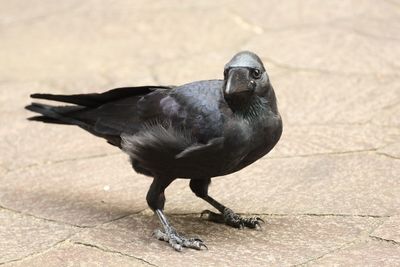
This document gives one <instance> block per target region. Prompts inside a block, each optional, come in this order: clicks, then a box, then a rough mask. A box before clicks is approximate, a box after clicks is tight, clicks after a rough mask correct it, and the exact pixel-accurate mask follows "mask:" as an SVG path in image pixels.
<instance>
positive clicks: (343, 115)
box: [267, 61, 400, 126]
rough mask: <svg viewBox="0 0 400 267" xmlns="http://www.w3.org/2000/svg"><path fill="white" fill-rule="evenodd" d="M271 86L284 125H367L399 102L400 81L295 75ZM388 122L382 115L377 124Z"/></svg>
mask: <svg viewBox="0 0 400 267" xmlns="http://www.w3.org/2000/svg"><path fill="white" fill-rule="evenodd" d="M267 62H268V61H267ZM271 79H272V78H271ZM272 84H273V85H274V88H275V92H276V94H277V98H278V105H279V109H280V112H281V114H282V116H283V122H284V125H288V124H296V125H316V124H317V125H318V124H324V125H325V124H328V123H329V124H332V125H333V126H334V125H335V124H360V123H368V122H369V121H370V120H372V119H373V118H374V119H377V120H378V117H379V114H380V112H382V111H384V110H385V107H386V106H392V105H394V106H395V105H396V104H397V103H399V101H400V90H398V87H399V79H395V78H393V77H374V76H372V75H371V76H357V75H356V76H343V75H332V74H330V75H328V74H318V73H298V72H293V73H289V74H288V75H285V76H278V77H276V78H275V79H272ZM386 120H387V119H386V117H385V116H383V115H381V116H380V119H379V120H378V121H382V122H383V121H386ZM380 124H382V123H380ZM385 124H386V123H385ZM393 126H396V125H393Z"/></svg>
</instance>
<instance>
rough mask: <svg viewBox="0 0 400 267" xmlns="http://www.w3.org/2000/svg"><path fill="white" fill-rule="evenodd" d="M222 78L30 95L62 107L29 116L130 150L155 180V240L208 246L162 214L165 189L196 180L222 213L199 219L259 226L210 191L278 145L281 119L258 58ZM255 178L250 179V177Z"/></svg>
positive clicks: (240, 58)
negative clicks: (213, 182)
mask: <svg viewBox="0 0 400 267" xmlns="http://www.w3.org/2000/svg"><path fill="white" fill-rule="evenodd" d="M223 75H224V77H223V79H214V80H201V81H195V82H191V83H187V84H184V85H181V86H138V87H122V88H116V89H112V90H109V91H106V92H103V93H88V94H73V95H61V94H44V93H35V94H32V95H31V98H34V99H44V100H51V101H58V102H64V103H67V104H68V105H64V106H54V105H48V104H43V103H38V102H32V103H31V104H29V105H28V106H26V107H25V108H26V109H27V110H29V111H32V112H35V113H38V114H39V115H35V116H33V117H30V118H28V119H29V120H32V121H41V122H45V123H55V124H65V125H76V126H79V127H80V128H83V129H84V130H86V131H88V132H89V133H91V134H93V135H95V136H97V137H101V138H104V139H105V140H107V142H108V143H109V144H111V145H113V146H116V147H118V148H120V149H121V150H122V151H123V152H125V153H127V154H128V155H129V158H130V163H131V165H132V167H133V169H134V170H135V171H136V172H137V173H140V174H143V175H146V176H149V177H151V178H153V180H152V183H151V185H150V188H149V190H148V192H147V195H146V200H147V204H148V206H149V207H150V208H151V209H152V211H153V212H154V213H155V214H156V215H157V216H158V218H159V221H160V224H161V226H162V228H161V229H157V230H155V231H154V232H153V236H154V237H155V238H157V239H158V240H161V241H166V242H167V243H168V244H169V245H170V246H171V247H172V248H173V249H175V250H176V251H182V250H183V248H191V249H197V250H201V249H203V248H207V246H206V244H205V242H204V241H203V240H201V239H200V238H193V237H191V238H188V237H186V236H184V235H182V234H180V233H179V232H178V231H177V230H176V229H175V228H174V227H173V226H172V225H171V223H170V222H169V221H168V219H167V216H166V215H165V213H164V205H165V202H166V198H165V194H164V190H165V189H166V188H167V187H168V186H169V185H170V184H171V183H172V182H173V181H174V180H176V179H190V182H189V187H190V189H191V190H192V191H193V193H194V194H195V195H196V196H197V197H199V198H201V199H203V200H205V201H206V202H208V203H209V204H210V205H211V206H213V207H214V208H215V209H216V210H217V211H218V212H213V211H210V210H205V211H203V212H202V213H201V217H203V218H206V219H208V220H210V221H213V222H217V223H225V224H227V225H229V226H232V227H234V228H245V227H248V228H253V229H256V228H260V225H261V223H262V222H263V221H262V219H261V218H259V217H250V218H245V217H242V216H240V215H238V214H236V213H235V212H234V211H233V210H232V209H230V208H228V207H226V206H225V205H223V204H221V203H220V202H218V201H217V200H215V199H214V198H213V197H211V196H210V195H209V194H208V188H209V186H210V183H211V179H212V178H214V177H217V176H224V175H228V174H231V173H234V172H237V171H239V170H241V169H243V168H245V167H246V166H248V165H250V164H252V163H253V162H255V161H256V160H258V159H260V158H261V157H263V156H264V155H266V154H267V153H268V152H270V151H271V150H272V148H273V147H274V146H275V145H276V144H277V143H278V141H279V139H280V137H281V134H282V129H283V127H282V118H281V116H280V114H279V111H278V107H277V99H276V95H275V92H274V89H273V87H272V84H271V81H270V78H269V75H268V74H267V72H266V69H265V67H264V64H263V62H262V61H261V59H260V57H259V56H257V55H256V54H255V53H253V52H250V51H241V52H238V53H237V54H235V55H234V56H233V57H232V58H231V59H230V60H229V62H228V63H227V64H226V65H225V66H224V72H223ZM248 179H251V177H248Z"/></svg>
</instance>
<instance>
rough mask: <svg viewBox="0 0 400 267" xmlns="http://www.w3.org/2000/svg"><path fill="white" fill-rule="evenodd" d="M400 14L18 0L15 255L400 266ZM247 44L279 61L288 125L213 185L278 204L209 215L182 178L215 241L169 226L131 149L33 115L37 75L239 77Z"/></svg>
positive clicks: (1, 68) (368, 3)
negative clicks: (231, 224)
mask: <svg viewBox="0 0 400 267" xmlns="http://www.w3.org/2000/svg"><path fill="white" fill-rule="evenodd" d="M399 30H400V8H399V3H398V2H396V1H393V0H386V1H374V0H363V1H358V0H349V1H340V0H332V1H318V0H305V1H304V0H293V1H278V0H268V1H258V2H257V3H248V2H244V1H239V0H222V1H211V0H204V1H194V0H193V1H192V0H189V1H183V2H182V1H178V0H172V1H166V0H156V1H151V2H149V1H145V0H138V1H129V0H121V1H117V2H115V3H112V4H110V3H108V4H107V3H99V1H95V0H88V1H77V0H66V1H62V2H57V3H56V2H54V1H51V0H42V1H37V0H33V1H28V2H27V1H23V0H15V1H0V58H1V63H2V64H0V151H1V153H0V219H1V220H2V223H1V224H0V259H1V260H0V262H4V261H9V260H14V259H20V260H18V261H16V262H15V264H18V265H20V266H26V265H30V266H38V265H39V266H40V265H46V266H47V265H53V266H60V265H62V264H65V265H67V266H68V264H69V265H73V266H74V265H76V266H80V265H94V266H96V265H107V266H121V265H122V266H123V265H128V266H129V265H138V264H146V263H145V262H143V261H140V259H139V260H137V259H134V258H132V257H131V256H135V257H137V258H141V259H145V260H148V261H149V263H151V264H157V265H160V266H165V265H176V263H177V262H180V261H181V260H182V262H188V263H190V264H191V265H207V266H209V265H214V266H220V265H240V264H241V265H249V266H252V265H290V264H300V263H306V262H307V264H313V263H315V264H316V265H345V266H349V265H361V266H363V265H372V266H376V265H385V264H386V265H389V266H390V265H396V264H397V265H398V255H399V253H398V248H399V236H398V233H399V232H400V230H399V229H398V225H399V219H398V216H399V214H400V208H399V207H400V202H399V197H398V196H399V195H400V191H399V190H400V189H399V188H400V187H399V177H400V164H399V158H400V154H399V153H400V147H399V144H400V115H399V114H400V90H399V88H400V80H399V77H400V75H399V69H400V64H399V62H400V46H399V43H400V38H399V37H398V35H399V34H398V33H399ZM243 49H250V50H253V51H255V52H257V53H258V54H259V55H260V57H261V58H262V59H263V61H264V63H265V67H266V69H267V70H268V73H269V76H270V79H271V81H272V84H273V86H274V88H275V91H276V94H277V97H278V105H279V109H280V112H281V114H282V117H283V121H284V132H283V135H282V138H281V141H280V143H279V144H278V145H277V147H276V148H275V149H274V150H273V151H272V152H271V153H270V155H268V156H267V157H265V158H263V159H261V160H259V161H258V162H257V163H255V164H253V165H252V166H250V167H248V168H246V169H244V170H242V171H240V172H238V173H236V174H233V175H229V176H227V177H224V178H222V177H220V178H217V179H215V180H213V185H212V187H211V189H210V193H211V194H212V195H213V196H214V197H215V198H216V199H218V200H220V201H221V202H223V203H224V204H226V205H227V206H229V207H231V208H233V209H234V210H236V211H238V212H240V213H244V215H249V216H250V215H251V214H262V216H263V218H264V219H266V221H267V223H266V225H265V227H264V231H262V232H258V231H249V230H245V231H236V230H234V229H229V228H228V227H225V226H221V225H215V224H211V223H208V222H204V221H202V220H200V219H199V218H198V216H199V213H200V212H201V211H202V210H203V209H207V208H210V207H209V205H208V204H207V203H205V202H204V201H202V200H200V199H198V198H197V197H195V196H194V195H193V194H192V193H191V192H190V189H189V188H188V181H187V180H179V181H176V182H174V183H173V184H172V185H171V187H169V188H168V189H167V191H166V196H167V203H166V211H167V214H168V215H169V216H171V218H172V219H171V220H172V221H173V223H174V225H175V226H176V227H177V229H178V230H182V231H184V232H187V233H188V234H193V235H196V234H198V235H200V236H201V237H203V238H204V240H205V242H206V243H207V244H208V245H209V247H210V250H209V251H202V252H197V251H188V250H186V251H184V252H183V253H181V254H177V253H174V252H173V251H172V250H171V249H170V248H169V247H168V246H166V245H165V244H163V243H161V242H157V241H155V240H153V239H151V237H150V233H151V231H152V229H153V228H155V227H157V225H158V223H157V221H156V220H155V218H153V217H151V216H150V214H151V211H150V210H149V209H147V204H146V201H145V195H146V192H147V189H148V186H149V184H150V182H151V179H149V178H147V177H143V176H140V175H137V174H135V173H134V172H132V169H131V167H130V164H129V162H128V160H127V156H125V155H122V154H120V152H119V151H118V149H116V148H114V147H111V146H109V145H108V144H106V142H105V141H104V140H99V139H97V138H94V137H93V136H90V135H89V134H87V133H85V132H84V131H82V130H81V129H79V128H74V127H69V126H59V125H44V124H41V123H33V122H28V121H26V120H25V119H26V117H28V116H30V115H32V114H31V113H29V112H27V111H25V110H24V109H23V107H24V106H25V105H26V104H28V103H29V101H30V99H29V97H28V96H29V94H31V93H33V92H50V93H84V92H99V91H104V90H106V89H110V88H115V87H120V86H129V85H145V84H164V85H179V84H183V83H187V82H191V81H194V80H200V79H214V78H222V73H223V66H224V64H225V63H226V62H227V60H229V59H230V57H231V56H232V55H233V54H234V53H236V52H237V51H240V50H243ZM2 207H3V208H2ZM140 211H142V212H141V213H139V214H138V212H140ZM29 214H31V215H33V216H30V215H29ZM173 214H180V215H173ZM190 214H191V215H190ZM268 214H269V215H268ZM302 214H303V215H302ZM305 214H308V216H305ZM128 215H131V216H129V217H126V216H128ZM278 215H280V216H278ZM35 217H36V218H35ZM49 220H54V221H56V222H54V221H49ZM71 224H72V225H77V226H79V227H73V226H71ZM378 226H379V227H378ZM87 227H92V228H93V229H86V228H87ZM376 227H378V228H376ZM375 228H376V229H375ZM76 231H82V232H81V233H79V235H78V236H77V237H76V238H74V239H73V240H71V238H68V237H69V235H70V234H73V233H75V232H76ZM63 240H65V242H61V241H63ZM385 240H387V241H385ZM57 242H61V243H60V244H58V245H55V244H57ZM74 242H81V243H85V244H86V245H82V244H76V243H74ZM90 246H94V247H90ZM125 254H126V255H125ZM29 255H31V256H29ZM161 256H162V257H161ZM102 263H104V264H102ZM195 263H196V264H195Z"/></svg>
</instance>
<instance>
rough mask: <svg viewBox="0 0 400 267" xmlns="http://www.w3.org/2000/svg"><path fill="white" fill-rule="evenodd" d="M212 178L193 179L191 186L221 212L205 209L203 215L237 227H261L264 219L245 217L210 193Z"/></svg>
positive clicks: (217, 221) (197, 194)
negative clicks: (209, 187)
mask: <svg viewBox="0 0 400 267" xmlns="http://www.w3.org/2000/svg"><path fill="white" fill-rule="evenodd" d="M210 182H211V179H209V178H208V179H191V180H190V188H191V189H192V191H193V192H194V193H195V194H196V196H198V197H200V198H202V199H204V200H205V201H207V202H208V203H210V204H211V205H212V206H213V207H214V208H216V209H217V210H218V211H219V212H220V213H215V212H212V211H210V210H205V211H203V212H202V213H201V216H202V217H205V218H207V219H208V220H210V221H213V222H216V223H225V224H227V225H229V226H232V227H235V228H240V229H242V228H244V227H249V228H260V223H261V222H263V220H262V219H261V218H259V217H252V218H243V217H241V216H240V215H238V214H236V213H235V212H233V210H231V209H229V208H227V207H225V206H224V205H222V204H221V203H219V202H218V201H216V200H215V199H213V198H212V197H210V196H209V195H208V186H209V185H210Z"/></svg>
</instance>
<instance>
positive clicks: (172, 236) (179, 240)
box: [152, 228, 208, 252]
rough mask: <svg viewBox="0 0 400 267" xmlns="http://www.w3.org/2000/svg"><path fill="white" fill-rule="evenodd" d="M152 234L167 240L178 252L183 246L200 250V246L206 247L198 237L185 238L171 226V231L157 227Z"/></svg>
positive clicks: (159, 238)
mask: <svg viewBox="0 0 400 267" xmlns="http://www.w3.org/2000/svg"><path fill="white" fill-rule="evenodd" d="M152 236H154V237H155V238H157V239H158V240H162V241H166V242H168V243H169V244H170V245H171V247H172V248H173V249H174V250H176V251H179V252H180V251H182V250H183V248H184V247H187V248H193V249H197V250H201V247H203V246H204V247H205V248H206V249H208V248H207V246H206V245H205V244H204V243H203V241H202V240H201V239H200V238H186V237H184V236H181V235H179V234H178V233H177V232H176V231H175V229H172V228H171V231H168V232H163V231H161V230H159V229H157V230H155V231H154V232H153V234H152Z"/></svg>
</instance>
